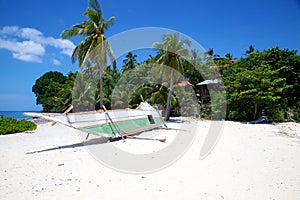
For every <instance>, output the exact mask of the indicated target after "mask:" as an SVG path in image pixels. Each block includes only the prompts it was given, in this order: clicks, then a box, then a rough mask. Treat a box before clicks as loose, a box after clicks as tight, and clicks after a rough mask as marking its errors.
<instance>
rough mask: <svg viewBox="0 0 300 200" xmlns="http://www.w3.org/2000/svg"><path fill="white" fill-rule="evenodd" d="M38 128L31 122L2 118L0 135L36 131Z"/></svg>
mask: <svg viewBox="0 0 300 200" xmlns="http://www.w3.org/2000/svg"><path fill="white" fill-rule="evenodd" d="M36 127H37V126H36V124H35V123H33V122H31V121H27V120H17V119H15V118H12V117H7V118H5V117H3V116H0V135H5V134H11V133H18V132H24V131H32V130H35V129H36Z"/></svg>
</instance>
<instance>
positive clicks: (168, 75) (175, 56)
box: [154, 33, 190, 121]
mask: <svg viewBox="0 0 300 200" xmlns="http://www.w3.org/2000/svg"><path fill="white" fill-rule="evenodd" d="M184 45H188V46H189V45H190V41H189V40H187V39H181V38H180V37H179V34H178V33H174V34H171V33H169V34H166V35H164V36H163V42H162V43H156V44H154V48H156V49H160V53H159V54H158V58H157V62H158V63H161V64H163V65H165V66H167V67H162V69H161V71H160V74H161V76H162V78H163V79H165V80H166V79H168V80H167V82H168V83H169V92H168V98H167V105H166V112H165V121H167V120H169V119H170V110H171V101H172V91H173V87H174V82H176V81H178V80H177V79H178V76H177V75H178V74H182V73H183V65H182V58H187V56H188V55H189V50H188V49H187V48H184V47H183V46H184ZM176 72H177V73H176Z"/></svg>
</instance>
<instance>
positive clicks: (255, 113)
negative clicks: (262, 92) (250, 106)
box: [253, 103, 258, 120]
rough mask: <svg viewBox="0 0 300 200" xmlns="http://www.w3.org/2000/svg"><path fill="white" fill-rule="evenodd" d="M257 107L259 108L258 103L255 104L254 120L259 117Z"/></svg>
mask: <svg viewBox="0 0 300 200" xmlns="http://www.w3.org/2000/svg"><path fill="white" fill-rule="evenodd" d="M257 107H258V105H257V103H255V104H254V116H253V120H255V119H256V115H257Z"/></svg>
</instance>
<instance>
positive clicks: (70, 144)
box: [0, 121, 300, 200]
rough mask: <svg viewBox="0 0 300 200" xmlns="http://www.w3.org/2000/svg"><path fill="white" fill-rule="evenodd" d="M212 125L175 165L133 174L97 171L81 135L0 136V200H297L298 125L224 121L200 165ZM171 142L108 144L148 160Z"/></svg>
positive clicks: (53, 130) (60, 130)
mask: <svg viewBox="0 0 300 200" xmlns="http://www.w3.org/2000/svg"><path fill="white" fill-rule="evenodd" d="M211 123H212V122H210V121H199V122H198V129H197V130H198V132H197V136H196V138H195V139H194V141H193V143H192V145H191V147H190V148H189V149H188V150H187V152H186V153H185V154H184V155H183V157H181V158H180V159H179V160H177V161H176V162H175V163H173V164H172V165H170V166H168V167H166V168H164V169H162V170H159V171H156V172H153V173H146V174H137V175H133V174H127V173H122V172H119V171H116V170H114V169H111V168H109V167H107V166H105V165H103V163H101V162H99V160H97V159H95V156H94V155H93V153H91V151H90V149H89V148H87V147H85V146H83V145H82V143H81V139H80V136H83V135H82V133H81V132H79V131H76V130H73V129H71V128H68V127H65V126H63V125H56V126H53V127H52V126H51V125H50V123H46V124H41V125H39V126H38V129H37V130H36V131H33V132H28V133H18V134H13V135H5V136H0V199H131V200H133V199H139V200H140V199H164V200H165V199H172V200H176V199H205V200H206V199H213V200H218V199H230V200H233V199H239V200H240V199H264V200H265V199H276V200H277V199H284V200H285V199H289V200H293V199H300V137H299V136H300V125H299V124H297V123H281V124H276V125H274V124H257V125H253V124H243V123H239V122H224V123H223V128H222V135H221V137H220V139H219V141H218V142H217V145H216V146H215V148H214V149H213V151H212V152H211V153H210V154H209V155H208V156H207V157H206V158H205V159H203V160H200V159H199V154H200V150H201V146H202V144H203V142H204V139H205V137H206V134H207V132H208V130H209V128H211V127H210V125H211ZM170 126H171V127H176V123H173V124H170ZM174 135H176V130H168V131H167V132H160V134H159V135H156V136H155V137H158V138H159V137H166V139H167V142H166V143H160V142H157V141H146V140H133V139H130V140H129V139H128V140H126V142H123V141H122V140H121V141H116V142H114V143H113V145H114V146H116V147H118V148H119V149H121V150H122V151H128V152H131V153H137V150H138V149H140V150H141V149H143V151H140V150H138V152H141V153H142V154H147V153H149V152H152V151H159V150H161V149H163V148H166V147H167V146H168V145H169V144H170V143H171V142H172V140H174V137H175V136H174ZM93 145H94V146H97V145H105V143H104V144H93ZM93 145H92V146H93Z"/></svg>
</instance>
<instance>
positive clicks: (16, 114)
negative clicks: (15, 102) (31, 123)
mask: <svg viewBox="0 0 300 200" xmlns="http://www.w3.org/2000/svg"><path fill="white" fill-rule="evenodd" d="M23 112H30V111H0V116H1V115H3V116H4V117H13V118H16V119H18V120H22V119H32V117H28V116H23Z"/></svg>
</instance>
